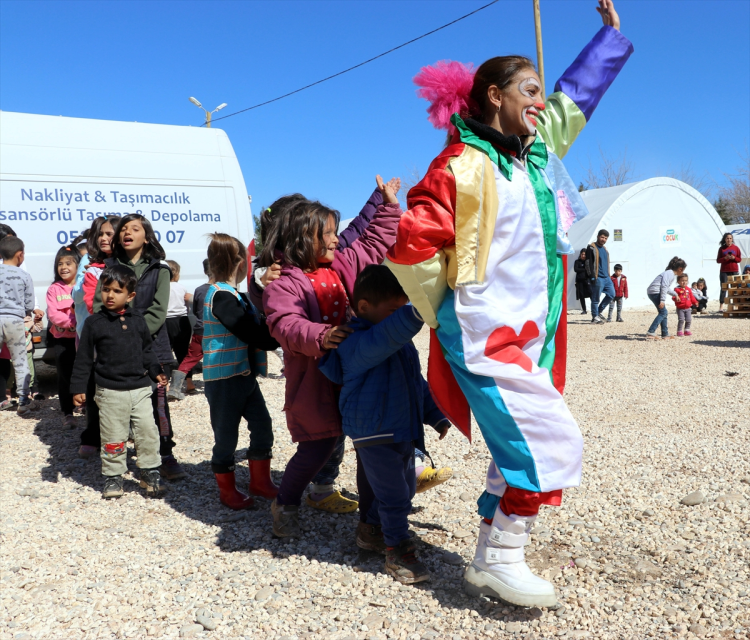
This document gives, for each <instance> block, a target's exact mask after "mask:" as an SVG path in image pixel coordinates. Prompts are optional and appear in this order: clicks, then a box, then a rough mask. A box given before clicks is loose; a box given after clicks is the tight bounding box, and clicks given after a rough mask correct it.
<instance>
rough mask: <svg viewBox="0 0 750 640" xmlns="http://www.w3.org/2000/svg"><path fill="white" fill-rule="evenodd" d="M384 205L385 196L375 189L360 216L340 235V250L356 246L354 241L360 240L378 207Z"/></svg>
mask: <svg viewBox="0 0 750 640" xmlns="http://www.w3.org/2000/svg"><path fill="white" fill-rule="evenodd" d="M381 204H383V194H382V193H380V189H375V191H373V192H372V195H371V196H370V199H369V200H368V201H367V202H366V203H365V206H364V207H362V211H360V212H359V215H358V216H357V217H356V218H354V220H352V221H351V222H350V223H349V226H348V227H347V228H346V229H344V230H343V231H342V232H341V233H340V234H339V246H338V250H339V251H343V250H344V249H348V248H349V247H351V246H352V244H354V241H355V240H356V239H357V238H359V236H361V235H362V234H363V233H364V232H365V231H366V230H367V227H369V226H370V221H371V220H372V217H373V216H374V215H375V212H376V211H377V210H378V207H379V206H380V205H381Z"/></svg>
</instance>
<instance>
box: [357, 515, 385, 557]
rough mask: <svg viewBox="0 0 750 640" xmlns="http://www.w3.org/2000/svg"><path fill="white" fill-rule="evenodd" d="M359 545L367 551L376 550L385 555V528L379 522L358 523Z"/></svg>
mask: <svg viewBox="0 0 750 640" xmlns="http://www.w3.org/2000/svg"><path fill="white" fill-rule="evenodd" d="M357 546H358V547H359V548H360V549H365V550H367V551H375V552H376V553H382V554H383V555H385V540H384V539H383V530H382V528H381V526H380V525H379V524H367V523H366V522H360V523H359V524H357Z"/></svg>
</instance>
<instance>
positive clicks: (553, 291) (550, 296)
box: [528, 139, 563, 384]
mask: <svg viewBox="0 0 750 640" xmlns="http://www.w3.org/2000/svg"><path fill="white" fill-rule="evenodd" d="M537 144H539V145H544V143H543V142H542V141H541V140H539V139H537V141H536V142H535V143H534V145H537ZM545 152H546V148H545ZM536 155H538V154H536ZM546 157H547V154H546V153H545V154H544V160H543V162H540V161H536V162H535V160H536V158H534V157H531V154H530V158H529V162H528V170H529V180H530V181H531V186H532V188H533V189H534V195H535V196H536V203H537V205H538V207H539V217H540V218H541V222H542V231H543V233H544V249H545V253H546V255H547V318H546V320H545V323H544V328H545V331H546V333H547V335H546V337H545V339H544V346H543V347H542V352H541V355H540V356H539V362H538V365H539V366H540V367H542V368H544V369H547V371H549V375H550V379H552V365H553V364H554V363H555V342H554V339H555V333H556V331H557V326H558V323H559V322H560V313H561V312H562V296H563V271H562V258H561V257H560V256H558V255H557V210H556V209H555V200H554V196H553V194H552V192H551V191H550V190H549V188H548V187H547V183H546V182H545V181H544V176H542V174H541V172H540V169H544V167H545V166H546V164H547V162H546ZM554 383H555V381H554V380H552V384H554Z"/></svg>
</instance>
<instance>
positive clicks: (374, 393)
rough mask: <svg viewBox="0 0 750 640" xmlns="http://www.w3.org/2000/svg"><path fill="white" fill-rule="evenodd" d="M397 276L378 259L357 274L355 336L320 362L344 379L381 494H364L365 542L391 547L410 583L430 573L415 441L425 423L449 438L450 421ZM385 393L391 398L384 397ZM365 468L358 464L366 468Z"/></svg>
mask: <svg viewBox="0 0 750 640" xmlns="http://www.w3.org/2000/svg"><path fill="white" fill-rule="evenodd" d="M408 301H409V299H408V298H407V296H406V294H405V293H404V290H403V288H402V287H401V285H400V284H399V282H398V280H397V279H396V276H395V275H393V273H392V272H391V270H390V269H389V268H388V267H386V266H384V265H370V266H368V267H365V269H364V270H363V271H362V272H361V273H360V274H359V276H357V280H356V283H355V285H354V291H353V293H352V306H353V307H354V311H355V313H356V314H357V315H356V318H354V319H353V320H352V321H351V322H350V323H349V325H348V326H349V327H350V328H351V329H352V330H353V333H352V335H351V336H349V337H348V338H347V339H346V340H344V341H343V342H342V343H341V344H340V345H339V347H338V349H335V350H332V351H329V352H328V354H327V355H326V356H324V358H323V360H322V361H321V365H320V370H321V371H322V372H323V373H324V374H325V375H326V376H327V377H328V378H329V379H330V380H331V381H332V382H333V383H334V384H337V385H342V387H341V396H340V399H339V408H340V409H341V416H342V422H343V430H344V433H345V434H346V435H347V436H349V437H350V438H351V439H352V443H353V444H354V449H355V451H356V452H357V465H358V467H359V466H361V467H362V468H363V470H364V475H365V478H366V480H367V482H368V483H369V487H370V491H371V493H372V495H373V499H372V500H371V502H370V505H369V506H368V505H366V504H364V500H363V499H362V496H361V495H360V500H361V503H360V523H359V524H358V525H357V535H356V541H357V546H359V547H360V548H362V549H367V550H370V551H376V552H378V553H382V554H384V555H385V557H386V560H385V571H386V573H388V574H389V575H391V576H393V578H394V579H395V580H396V581H398V582H401V583H402V584H414V583H416V582H423V581H425V580H429V579H430V573H429V571H428V570H427V568H426V567H425V566H424V565H423V564H422V563H421V562H419V560H418V559H417V557H416V545H415V543H414V541H413V540H412V539H411V537H410V536H409V521H408V516H409V514H410V513H411V509H412V502H411V501H412V499H413V498H414V495H415V493H416V476H415V472H414V467H415V458H414V445H415V443H416V446H417V447H418V448H420V449H424V447H425V444H424V424H425V423H427V424H430V425H432V427H433V428H434V429H435V430H436V431H437V432H438V433H440V438H441V439H442V438H444V437H445V435H446V434H447V433H448V430H449V429H450V422H449V421H448V419H447V418H446V417H445V416H444V415H443V413H442V412H441V411H440V409H438V407H437V405H436V404H435V401H434V400H433V399H432V394H431V393H430V388H429V386H428V385H427V381H426V380H425V379H424V378H423V377H422V374H421V371H420V365H419V354H418V353H417V350H416V348H415V347H414V344H413V343H412V338H413V337H414V336H415V335H416V334H417V333H419V331H420V329H421V328H422V326H423V325H424V322H423V320H422V318H421V317H420V316H419V314H418V313H417V312H416V310H415V309H414V307H412V306H411V305H409V304H408ZM383 398H388V399H389V402H388V403H387V404H386V405H383ZM359 473H360V470H359V469H358V474H359Z"/></svg>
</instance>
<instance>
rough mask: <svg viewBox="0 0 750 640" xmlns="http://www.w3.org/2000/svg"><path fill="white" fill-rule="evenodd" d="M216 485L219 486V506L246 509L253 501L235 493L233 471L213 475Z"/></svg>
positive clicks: (238, 492) (239, 492) (239, 493)
mask: <svg viewBox="0 0 750 640" xmlns="http://www.w3.org/2000/svg"><path fill="white" fill-rule="evenodd" d="M214 476H216V483H217V484H218V485H219V500H221V504H223V505H224V506H226V507H229V508H230V509H236V510H238V511H239V510H240V509H248V508H249V507H252V506H253V504H254V503H255V501H254V500H253V499H252V498H250V497H248V496H246V495H245V494H244V493H242V492H241V491H237V487H236V486H235V484H234V471H230V472H229V473H214Z"/></svg>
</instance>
